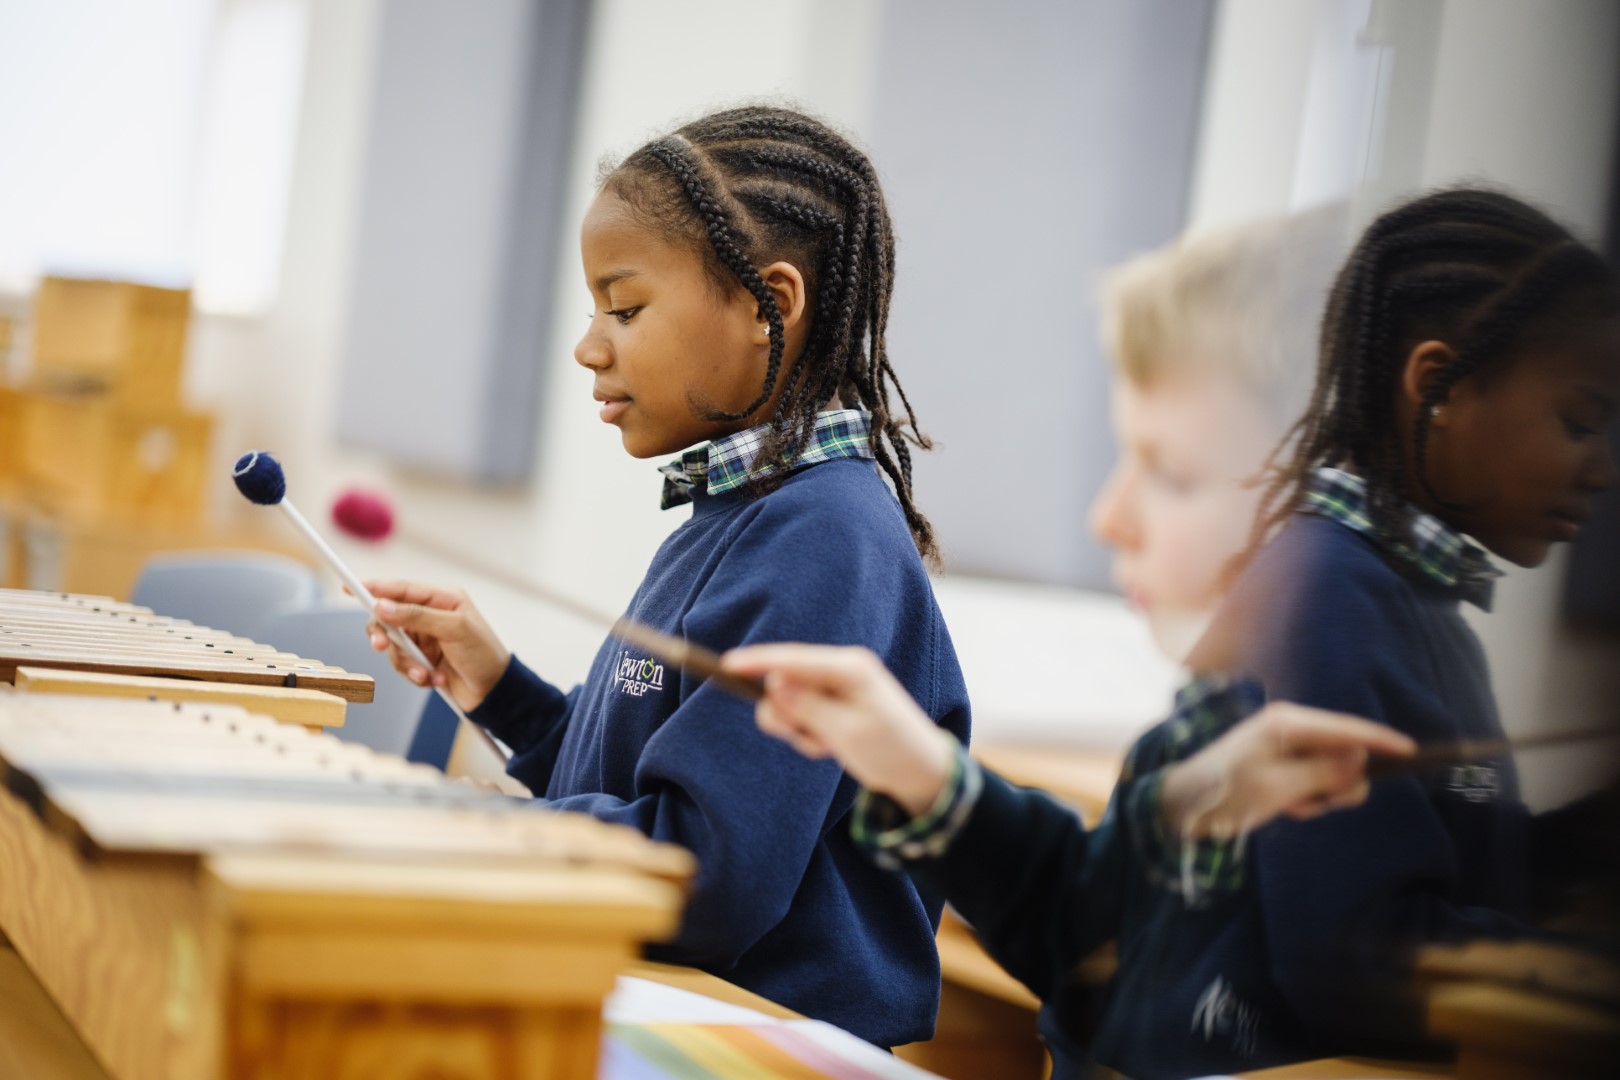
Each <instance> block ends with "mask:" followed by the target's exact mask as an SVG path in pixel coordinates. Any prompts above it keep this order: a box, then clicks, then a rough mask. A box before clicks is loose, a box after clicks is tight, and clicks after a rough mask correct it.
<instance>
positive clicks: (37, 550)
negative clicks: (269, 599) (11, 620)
mask: <svg viewBox="0 0 1620 1080" xmlns="http://www.w3.org/2000/svg"><path fill="white" fill-rule="evenodd" d="M271 524H281V523H280V522H275V523H265V524H261V525H253V526H245V525H244V526H234V527H233V526H215V525H206V524H202V525H199V524H188V525H129V524H127V523H121V522H111V521H106V520H101V519H96V518H79V517H73V516H70V515H65V514H53V513H50V512H48V511H46V510H43V509H41V508H40V507H38V506H30V505H27V504H25V503H23V502H22V501H20V500H17V499H11V500H4V501H0V587H3V588H12V589H41V590H45V591H47V592H77V593H96V594H98V595H102V596H116V597H120V598H124V599H127V598H128V597H129V595H130V593H131V592H132V591H133V590H134V588H135V581H136V579H137V578H139V577H140V572H141V568H142V567H143V566H145V565H146V561H147V560H148V559H150V558H151V557H152V556H153V555H159V554H166V553H173V552H179V551H212V552H219V551H271V552H275V553H277V554H279V555H287V556H289V557H291V558H294V559H298V560H299V561H301V562H309V561H310V558H311V555H310V551H309V548H308V546H307V545H304V544H301V543H299V542H298V537H297V536H296V535H292V536H290V535H288V533H289V532H290V530H288V531H287V532H283V531H281V530H278V529H275V528H272V527H270V525H271Z"/></svg>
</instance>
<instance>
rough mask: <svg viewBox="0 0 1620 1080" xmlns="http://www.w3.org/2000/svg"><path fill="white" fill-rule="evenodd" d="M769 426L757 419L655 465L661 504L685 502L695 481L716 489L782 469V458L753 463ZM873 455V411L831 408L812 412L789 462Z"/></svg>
mask: <svg viewBox="0 0 1620 1080" xmlns="http://www.w3.org/2000/svg"><path fill="white" fill-rule="evenodd" d="M769 431H770V425H768V424H760V425H759V426H758V427H751V428H748V429H747V430H746V431H739V432H737V433H736V434H734V435H727V436H726V437H725V438H723V439H716V440H715V441H714V442H711V443H704V444H703V445H702V446H694V447H693V448H692V449H690V450H688V451H686V452H685V453H684V454H682V455H681V456H680V457H678V458H676V459H675V460H674V461H671V462H669V463H667V464H664V465H660V466H659V467H658V471H659V472H660V473H662V474H663V476H664V495H663V499H662V500H661V501H660V503H659V506H660V507H661V508H662V509H664V510H668V509H669V508H671V507H673V506H684V505H685V504H686V503H689V502H691V501H692V489H693V488H694V487H701V488H703V489H704V490H706V491H707V492H708V493H709V494H710V495H720V494H724V493H725V492H727V491H731V490H733V489H735V488H739V487H741V486H742V485H743V484H745V483H747V482H748V481H749V480H752V479H755V478H756V477H762V476H770V475H771V474H772V473H776V472H780V471H782V469H783V466H782V464H781V463H780V462H768V463H766V464H764V465H761V466H759V467H758V468H755V467H754V462H755V460H756V459H757V458H758V457H759V448H760V446H761V445H763V443H764V441H765V436H766V434H767V433H768V432H769ZM872 456H873V455H872V424H871V414H870V413H866V412H862V411H861V410H859V409H831V410H829V411H827V412H824V413H818V414H817V415H816V429H815V431H814V432H812V433H811V436H810V442H809V443H808V444H807V445H806V446H805V448H804V450H803V451H802V452H801V453H800V454H799V456H798V459H797V460H796V461H794V463H793V465H792V466H791V468H795V469H796V468H798V467H799V466H801V465H814V464H816V463H817V462H822V461H833V460H835V459H837V458H868V459H870V458H871V457H872Z"/></svg>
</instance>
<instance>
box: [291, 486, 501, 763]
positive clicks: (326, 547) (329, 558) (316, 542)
mask: <svg viewBox="0 0 1620 1080" xmlns="http://www.w3.org/2000/svg"><path fill="white" fill-rule="evenodd" d="M276 505H278V506H280V507H281V509H282V511H283V512H284V513H285V514H286V515H287V520H289V521H291V522H292V523H293V525H294V526H296V527H297V529H298V531H299V532H301V533H303V534H304V539H306V540H308V541H309V542H310V544H311V546H313V547H314V548H315V550H316V551H318V552H319V553H320V555H321V557H322V558H323V559H325V560H326V563H327V565H328V566H330V567H331V568H332V571H333V573H335V574H337V576H338V578H339V579H340V580H341V581H342V582H343V584H344V585H345V586H346V587H347V588H348V590H349V592H351V593H353V594H354V598H355V599H356V600H359V601H360V605H361V606H362V607H364V608H365V609H366V613H367V614H369V615H371V616H372V617H373V618H376V617H377V598H376V597H375V596H373V595H371V590H370V589H368V588H366V586H365V584H364V583H363V582H361V580H360V579H359V578H357V577H355V576H354V571H352V570H350V569H349V568H348V566H347V565H345V564H344V562H343V560H342V559H340V558H338V553H337V552H335V551H333V550H332V546H331V545H330V544H328V543H327V542H326V540H325V538H324V537H322V536H321V534H320V533H318V532H316V531H315V527H314V526H313V525H311V524H310V523H309V521H308V520H307V519H306V518H305V517H304V515H303V514H300V513H299V512H298V508H297V507H296V506H294V505H293V504H292V500H291V499H282V500H281V502H279V503H277V504H276ZM377 622H378V624H379V625H380V626H381V627H382V628H383V632H384V633H386V634H387V635H388V640H389V641H392V642H393V643H394V644H395V645H396V646H397V647H398V648H399V650H400V651H401V652H403V653H404V654H405V655H406V656H408V657H410V658H411V661H412V662H413V663H417V664H420V665H422V670H423V671H427V672H431V671H433V670H434V667H433V664H432V662H430V661H429V660H428V658H427V657H426V656H424V655H423V653H422V650H421V648H419V647H418V646H417V644H416V642H415V641H413V640H411V636H410V635H409V634H407V633H405V631H403V630H401V629H399V628H398V627H395V626H389V625H388V624H387V623H386V622H383V620H382V619H377ZM433 690H434V692H435V693H437V694H438V695H439V698H440V700H442V701H443V702H444V703H445V704H446V705H448V706H450V709H451V711H452V712H454V713H455V714H456V717H457V718H458V719H459V720H460V721H461V722H462V723H463V724H466V725H467V726H468V727H470V728H472V729H473V730H474V731H476V732H477V733H478V737H479V738H481V739H483V740H484V743H485V745H487V746H488V747H489V748H490V749H491V750H493V751H494V752H495V756H496V757H497V758H499V759H500V760H501V761H505V760H506V756H507V755H506V751H505V750H503V749H501V744H500V743H498V742H496V741H495V737H494V736H493V735H491V734H490V733H489V732H487V731H485V730H484V729H483V728H482V727H479V726H478V725H477V724H476V723H474V722H473V721H472V720H470V719H468V718H467V714H466V713H464V712H462V711H461V706H460V705H457V704H456V699H455V698H453V697H451V696H450V691H449V690H447V689H446V688H445V687H442V686H435V687H433Z"/></svg>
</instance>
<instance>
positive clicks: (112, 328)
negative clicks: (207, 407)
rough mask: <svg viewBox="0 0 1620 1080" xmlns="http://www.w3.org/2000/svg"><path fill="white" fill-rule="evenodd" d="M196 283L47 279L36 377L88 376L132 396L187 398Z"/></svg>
mask: <svg viewBox="0 0 1620 1080" xmlns="http://www.w3.org/2000/svg"><path fill="white" fill-rule="evenodd" d="M190 316H191V291H190V290H189V289H162V288H158V287H156V286H152V285H137V284H135V283H133V282H128V281H96V280H90V279H84V278H62V277H47V278H45V279H44V281H42V282H41V283H40V287H39V294H38V296H37V297H36V298H35V301H34V375H35V377H36V378H38V379H40V380H43V381H46V382H61V381H63V380H66V381H75V382H76V381H89V382H92V383H94V384H96V385H98V386H101V387H104V388H105V389H107V390H108V391H109V392H110V393H112V394H113V395H114V396H115V397H117V398H118V399H119V400H121V401H126V402H141V403H145V404H150V405H174V404H177V403H178V402H179V400H180V373H181V365H182V363H183V361H184V359H185V350H186V327H187V324H188V321H189V319H190Z"/></svg>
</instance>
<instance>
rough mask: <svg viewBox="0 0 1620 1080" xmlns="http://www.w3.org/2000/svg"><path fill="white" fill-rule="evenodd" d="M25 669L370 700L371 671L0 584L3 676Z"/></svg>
mask: <svg viewBox="0 0 1620 1080" xmlns="http://www.w3.org/2000/svg"><path fill="white" fill-rule="evenodd" d="M19 667H29V668H58V669H65V670H73V671H84V672H98V673H106V674H118V675H133V676H152V675H156V676H164V677H168V678H184V679H203V680H209V681H215V682H227V683H242V684H249V685H258V686H285V687H292V688H304V689H310V690H321V691H325V692H327V693H331V694H335V695H337V696H338V697H341V698H343V699H345V700H347V701H356V702H366V701H370V700H371V699H372V697H373V694H374V692H375V685H374V683H373V681H372V678H371V676H369V675H361V674H356V673H354V672H349V671H344V670H343V669H342V668H338V667H332V666H329V665H326V664H322V663H320V662H319V661H315V660H308V659H305V658H303V657H300V656H297V655H296V654H293V653H289V652H284V651H282V650H279V649H276V648H274V647H273V646H270V645H264V644H261V643H259V642H255V641H252V640H250V639H248V638H244V637H239V636H235V635H232V634H228V633H225V632H223V631H219V630H214V629H212V628H210V627H206V626H196V625H193V624H192V623H189V622H186V621H184V620H181V619H172V618H168V617H166V616H162V615H157V614H155V613H153V612H152V611H150V610H149V609H147V608H142V607H138V606H136V605H133V604H124V603H120V602H118V601H115V600H111V599H109V598H107V597H96V596H77V595H74V594H71V593H35V592H26V591H21V590H16V589H0V682H13V681H15V679H16V672H17V669H18V668H19Z"/></svg>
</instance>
